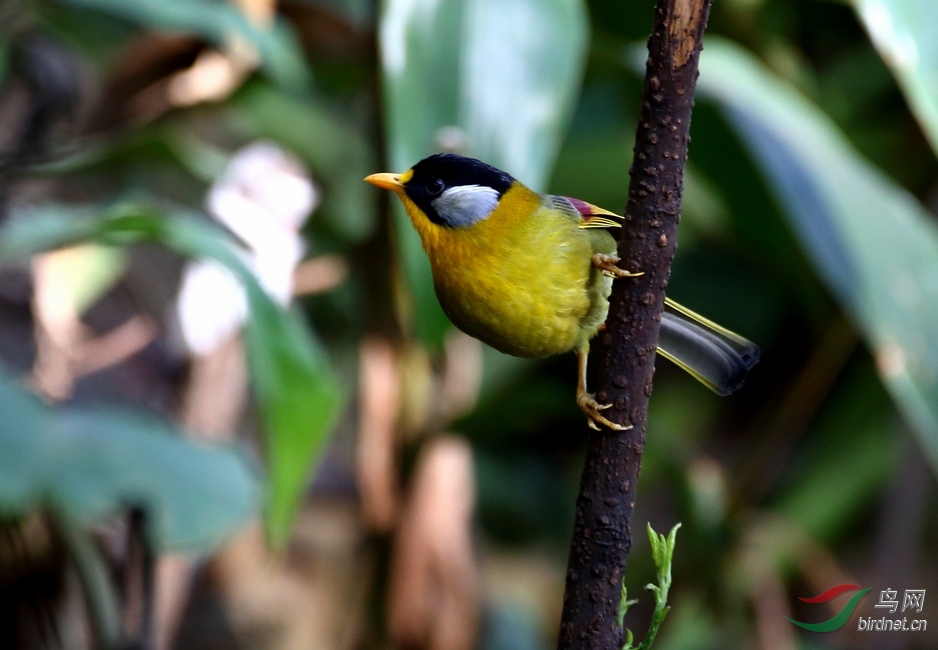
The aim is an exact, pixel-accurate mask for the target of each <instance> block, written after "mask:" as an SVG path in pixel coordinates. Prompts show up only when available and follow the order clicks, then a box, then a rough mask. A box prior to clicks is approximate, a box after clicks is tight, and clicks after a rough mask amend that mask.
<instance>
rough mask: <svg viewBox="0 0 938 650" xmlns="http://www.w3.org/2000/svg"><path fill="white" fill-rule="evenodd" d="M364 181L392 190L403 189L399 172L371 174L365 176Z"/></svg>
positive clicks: (398, 190)
mask: <svg viewBox="0 0 938 650" xmlns="http://www.w3.org/2000/svg"><path fill="white" fill-rule="evenodd" d="M365 182H367V183H371V184H372V185H374V186H376V187H380V188H382V189H385V190H391V191H392V192H400V191H402V190H403V189H404V185H403V184H402V183H401V175H400V174H387V173H384V174H372V175H371V176H366V177H365Z"/></svg>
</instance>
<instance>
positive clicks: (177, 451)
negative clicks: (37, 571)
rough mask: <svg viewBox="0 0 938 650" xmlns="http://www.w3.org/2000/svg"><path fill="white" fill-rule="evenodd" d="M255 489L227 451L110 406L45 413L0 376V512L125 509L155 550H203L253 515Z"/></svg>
mask: <svg viewBox="0 0 938 650" xmlns="http://www.w3.org/2000/svg"><path fill="white" fill-rule="evenodd" d="M257 496H258V494H257V485H256V483H255V481H254V478H253V476H252V474H251V471H250V470H249V468H248V466H247V463H246V462H245V460H244V459H243V458H242V457H241V456H240V455H239V454H237V453H236V452H234V451H233V450H231V449H223V448H211V447H208V446H204V445H199V444H196V443H195V442H193V441H192V440H190V439H188V438H186V437H184V436H183V435H181V433H180V432H179V431H177V430H176V429H175V428H174V427H172V426H171V425H170V424H169V423H167V422H165V421H162V420H159V419H157V418H154V417H148V416H143V415H141V414H139V413H132V412H129V411H123V410H117V409H104V408H75V409H56V410H50V409H49V408H47V407H45V406H43V405H42V404H40V403H39V401H38V400H37V399H36V397H35V396H34V395H31V394H30V393H28V392H27V391H26V390H25V389H23V388H21V387H20V386H18V385H16V383H15V382H13V381H12V380H10V379H9V378H7V377H2V376H0V511H2V512H4V513H6V514H14V515H22V514H25V513H26V512H27V511H28V510H30V509H32V508H34V507H37V506H40V505H41V506H42V507H45V508H49V509H51V510H53V511H55V512H57V513H59V514H60V515H62V516H63V518H64V519H66V520H68V521H80V522H83V523H85V524H90V523H94V522H98V521H101V520H102V519H103V518H104V517H106V516H108V515H111V514H114V513H116V512H119V511H121V510H124V509H126V508H127V507H131V506H139V507H142V508H144V509H145V510H146V512H147V513H148V514H149V515H150V517H151V518H152V524H153V525H152V528H151V532H152V535H153V539H152V542H153V543H154V545H156V546H157V547H159V548H162V549H179V548H187V549H210V548H212V547H214V546H216V545H218V544H219V543H220V542H221V541H222V540H223V539H224V538H225V537H226V536H228V535H230V534H231V533H232V532H233V531H234V530H235V529H236V528H237V527H238V526H239V525H241V524H242V523H243V522H244V520H245V519H246V518H247V516H248V515H250V514H251V512H252V511H253V510H254V507H255V505H256V502H257Z"/></svg>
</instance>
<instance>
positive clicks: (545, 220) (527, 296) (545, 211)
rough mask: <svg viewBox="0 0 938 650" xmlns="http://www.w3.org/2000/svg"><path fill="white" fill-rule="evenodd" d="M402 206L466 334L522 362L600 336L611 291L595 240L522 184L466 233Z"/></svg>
mask: <svg viewBox="0 0 938 650" xmlns="http://www.w3.org/2000/svg"><path fill="white" fill-rule="evenodd" d="M403 199H404V204H405V207H406V209H407V212H408V214H409V215H410V217H411V220H412V221H413V223H414V227H415V228H416V229H417V231H418V233H419V234H420V237H421V240H422V242H423V246H424V249H425V250H426V252H427V255H428V256H429V258H430V264H431V267H432V269H433V282H434V286H435V287H436V293H437V296H438V298H439V300H440V304H441V305H442V306H443V310H444V311H445V312H446V314H447V316H449V318H450V319H451V320H452V321H453V323H454V324H455V325H456V326H457V327H459V328H460V329H461V330H463V331H464V332H466V333H467V334H469V335H471V336H474V337H476V338H478V339H479V340H481V341H483V342H485V343H487V344H489V345H491V346H492V347H494V348H496V349H498V350H501V351H502V352H505V353H507V354H511V355H514V356H519V357H544V356H549V355H553V354H559V353H561V352H566V351H568V350H571V349H573V348H575V347H577V346H578V345H580V344H581V343H584V342H585V341H587V340H589V338H591V337H592V336H593V335H594V334H595V333H596V330H597V328H598V326H599V324H600V323H602V321H603V320H604V319H605V315H606V310H607V309H608V303H607V297H608V295H609V286H610V284H611V283H610V282H609V281H608V280H607V279H606V278H604V277H603V276H602V274H601V273H599V271H598V270H597V269H595V268H594V267H593V266H592V263H591V257H592V255H593V252H594V250H593V247H594V243H593V241H594V239H595V237H596V234H591V233H590V231H587V230H582V229H580V228H578V227H577V224H576V222H575V221H574V220H573V219H571V218H570V216H569V215H566V214H563V213H562V212H560V211H558V210H553V209H549V208H547V207H544V206H542V205H541V197H540V196H539V195H538V194H536V193H534V192H533V191H531V190H529V189H528V188H526V187H524V186H523V185H520V184H518V183H516V184H515V185H514V186H512V188H511V189H509V190H508V192H506V193H505V194H504V195H503V197H502V199H501V201H500V203H499V206H498V207H497V208H496V209H495V211H494V212H492V214H491V215H489V217H488V218H486V219H484V220H482V221H480V222H478V223H476V224H474V225H472V226H470V227H467V228H447V227H445V226H440V225H437V224H434V223H432V222H430V221H429V220H428V219H427V218H426V216H425V215H423V213H422V212H421V211H420V210H419V209H417V208H416V206H414V205H413V204H412V203H411V202H410V201H409V200H408V199H407V198H406V196H403ZM601 234H602V235H605V236H606V237H608V238H609V241H610V242H612V238H611V237H610V236H609V235H608V233H604V232H603V233H601Z"/></svg>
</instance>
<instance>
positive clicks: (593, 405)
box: [576, 391, 632, 431]
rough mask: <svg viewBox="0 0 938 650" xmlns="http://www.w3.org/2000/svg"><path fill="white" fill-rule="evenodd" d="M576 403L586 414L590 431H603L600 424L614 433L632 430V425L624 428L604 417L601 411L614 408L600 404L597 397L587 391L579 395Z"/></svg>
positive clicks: (610, 405)
mask: <svg viewBox="0 0 938 650" xmlns="http://www.w3.org/2000/svg"><path fill="white" fill-rule="evenodd" d="M576 403H577V406H579V407H580V408H581V409H583V412H584V413H585V414H586V423H587V424H588V425H589V427H590V429H594V430H596V431H601V429H600V428H599V425H600V424H601V425H603V426H604V427H606V428H609V429H612V430H613V431H628V430H629V429H631V428H632V425H631V424H630V425H628V426H624V425H622V424H617V423H615V422H613V421H612V420H610V419H609V418H606V417H603V415H602V414H601V413H600V411H605V410H606V409H610V408H612V404H600V403H599V402H597V401H596V396H595V395H593V394H592V393H587V392H586V391H583V392H581V393H577V396H576Z"/></svg>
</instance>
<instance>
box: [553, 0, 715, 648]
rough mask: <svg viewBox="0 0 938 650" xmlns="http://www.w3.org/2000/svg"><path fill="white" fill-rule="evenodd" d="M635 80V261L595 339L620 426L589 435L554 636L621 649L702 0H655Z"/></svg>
mask: <svg viewBox="0 0 938 650" xmlns="http://www.w3.org/2000/svg"><path fill="white" fill-rule="evenodd" d="M655 11H656V15H655V27H654V31H653V33H652V35H651V37H650V38H649V40H648V51H649V57H648V61H647V68H646V73H645V85H644V89H643V91H642V109H641V113H640V116H639V120H638V122H639V123H638V130H637V133H636V138H635V149H634V158H633V165H632V169H631V170H630V172H629V173H630V175H631V181H630V183H629V200H628V205H627V206H626V210H625V216H626V223H625V226H624V227H623V228H622V231H621V235H620V239H619V257H621V258H622V262H620V266H623V267H624V268H627V269H628V270H630V271H643V272H644V275H641V276H639V277H637V278H634V279H623V280H617V281H616V282H615V285H614V289H613V293H612V297H611V301H610V302H611V304H610V310H609V318H608V320H607V322H606V329H605V331H604V332H602V333H601V334H600V336H599V337H598V338H597V340H596V341H594V352H593V354H592V355H591V359H590V363H591V364H593V365H594V366H595V367H596V368H597V370H598V377H597V385H596V389H597V400H598V401H599V402H601V403H609V404H612V405H613V406H612V408H611V409H609V410H608V411H604V412H603V414H604V415H606V417H608V418H609V419H610V420H612V421H614V422H619V423H621V424H631V425H633V427H634V428H632V429H631V430H628V431H623V432H615V431H609V430H604V431H602V432H598V433H594V434H592V435H591V437H590V442H589V450H588V453H587V457H586V466H585V468H584V470H583V477H582V479H581V483H580V494H579V497H578V498H577V504H576V524H575V528H574V532H573V540H572V542H571V545H570V560H569V567H568V570H567V582H566V593H565V594H564V606H563V618H562V620H561V627H560V640H559V643H558V647H559V648H561V649H562V650H570V649H573V648H597V649H602V650H613V649H615V650H618V649H619V648H621V647H622V630H621V629H620V628H619V627H618V625H617V624H616V613H617V611H618V607H619V598H620V593H621V591H620V590H621V583H622V574H623V571H624V570H625V563H626V560H627V559H628V555H629V549H630V547H631V543H632V535H631V520H632V512H633V507H634V505H635V490H636V485H637V483H638V475H639V470H640V469H641V459H642V451H643V449H644V447H645V423H646V419H647V411H648V398H649V396H650V395H651V389H652V376H653V374H654V363H655V349H656V348H657V342H658V328H659V325H660V322H661V312H662V310H663V309H664V290H665V287H666V286H667V284H668V276H669V274H670V270H671V260H672V258H673V257H674V251H675V249H676V248H677V237H676V234H677V224H678V221H679V220H680V211H681V194H682V191H683V179H684V164H685V161H686V160H687V145H688V142H689V140H690V138H689V137H688V130H689V127H690V118H691V109H692V108H693V106H694V89H695V87H696V81H697V74H698V73H697V62H698V58H699V55H700V49H701V39H702V37H703V32H704V29H705V27H706V23H707V16H708V14H709V11H710V0H658V3H657V8H656V10H655Z"/></svg>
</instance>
